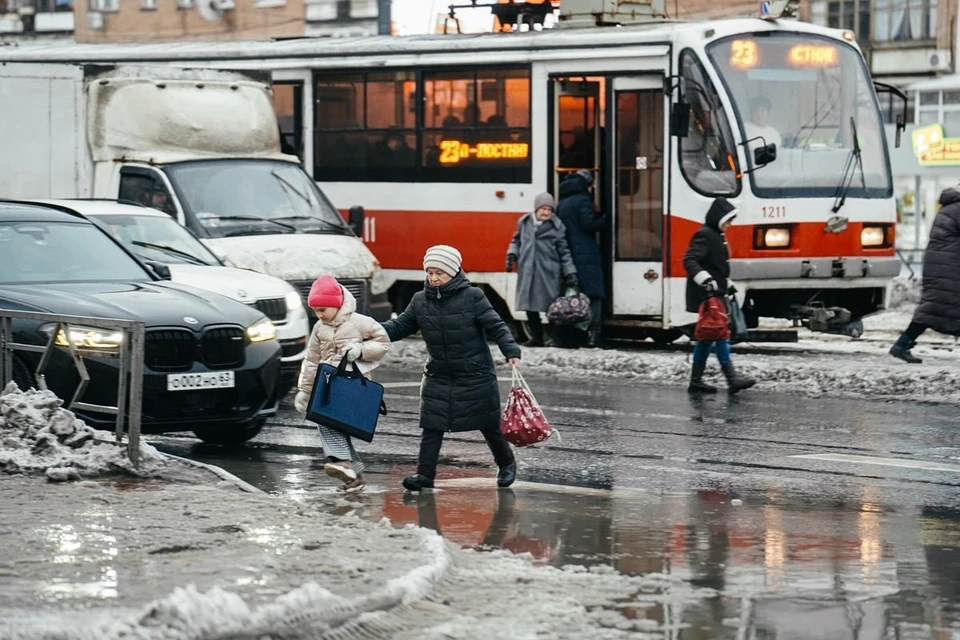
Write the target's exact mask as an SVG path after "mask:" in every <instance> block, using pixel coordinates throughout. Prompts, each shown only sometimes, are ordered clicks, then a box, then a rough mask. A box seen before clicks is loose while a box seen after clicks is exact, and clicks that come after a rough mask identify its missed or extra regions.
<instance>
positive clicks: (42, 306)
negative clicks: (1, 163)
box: [0, 201, 280, 444]
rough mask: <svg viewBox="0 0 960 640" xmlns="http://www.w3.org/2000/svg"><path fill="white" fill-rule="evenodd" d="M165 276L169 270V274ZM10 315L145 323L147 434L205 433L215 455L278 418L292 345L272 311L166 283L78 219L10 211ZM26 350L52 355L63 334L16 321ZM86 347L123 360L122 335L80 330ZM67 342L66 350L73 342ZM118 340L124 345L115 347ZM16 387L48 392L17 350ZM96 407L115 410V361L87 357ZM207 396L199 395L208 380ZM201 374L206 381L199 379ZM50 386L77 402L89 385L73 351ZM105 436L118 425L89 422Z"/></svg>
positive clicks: (76, 330)
mask: <svg viewBox="0 0 960 640" xmlns="http://www.w3.org/2000/svg"><path fill="white" fill-rule="evenodd" d="M157 269H158V271H159V272H160V273H162V267H157ZM0 309H11V310H19V311H35V312H44V313H52V314H63V315H73V316H87V317H99V318H117V319H124V320H142V321H144V322H145V324H146V336H145V347H144V375H143V412H142V418H141V428H142V430H143V432H144V433H161V432H170V431H193V432H194V433H195V434H196V435H197V436H198V437H199V438H200V439H202V440H203V441H205V442H209V443H212V444H239V443H242V442H246V441H247V440H249V439H250V438H252V437H254V436H256V435H257V433H259V432H260V430H261V429H262V428H263V425H264V423H265V422H266V420H267V418H268V417H270V416H272V415H275V414H276V411H277V405H278V403H279V399H278V397H277V391H278V384H277V382H278V379H279V374H280V344H279V343H278V342H277V340H276V331H275V329H274V328H273V325H272V324H271V323H270V321H269V320H268V319H267V317H266V316H264V315H263V314H262V313H261V312H259V311H257V310H256V309H253V308H251V307H248V306H246V305H244V304H241V303H239V302H236V301H234V300H231V299H229V298H226V297H224V296H220V295H218V294H215V293H210V292H206V291H202V290H200V289H195V288H193V287H190V286H187V285H183V284H175V283H173V282H169V281H165V280H164V279H163V277H162V276H161V275H158V273H157V272H155V271H153V268H152V266H148V265H146V264H144V263H142V262H140V261H139V260H137V258H135V257H134V256H133V255H132V254H130V253H129V252H128V251H127V250H126V249H124V248H123V246H122V245H121V244H120V243H118V242H116V241H115V240H113V238H111V237H110V236H109V235H108V234H106V233H104V232H103V231H101V230H100V229H99V228H97V227H96V226H95V225H94V224H93V223H91V222H90V221H88V220H87V219H85V218H84V217H83V216H81V215H80V214H78V213H76V212H75V211H73V210H72V209H69V208H67V207H63V206H54V205H40V204H35V203H22V202H11V201H6V202H4V201H0ZM13 326H14V340H15V341H16V342H20V343H27V344H37V345H45V344H46V343H47V342H48V340H49V339H50V335H51V333H52V331H53V327H51V326H50V325H49V324H45V323H42V322H36V321H27V320H15V321H14V325H13ZM70 331H71V334H72V335H71V337H72V338H73V341H74V344H82V345H83V347H84V349H85V350H87V351H90V350H94V351H95V350H96V348H97V345H102V347H105V348H110V349H113V348H115V347H117V346H118V344H117V343H116V342H115V341H116V340H119V339H121V336H122V334H117V335H110V334H109V333H105V332H103V331H99V330H96V329H93V328H85V327H76V326H71V327H70ZM64 340H65V337H59V336H58V339H57V343H58V344H59V343H63V341H64ZM111 341H113V342H112V343H111ZM14 358H15V359H14V380H15V381H16V382H17V384H18V385H20V386H21V387H22V388H28V387H31V386H36V381H35V380H34V375H33V372H34V371H35V370H36V368H37V365H38V363H39V360H40V354H35V353H26V352H22V351H17V352H16V354H15V356H14ZM84 364H85V365H86V367H87V370H88V372H89V374H90V383H89V386H88V387H87V389H86V391H85V392H84V394H83V398H82V399H83V401H84V402H85V403H93V404H100V405H106V406H109V405H115V404H116V399H117V385H118V376H117V367H118V361H117V360H116V359H115V358H108V357H105V358H85V359H84ZM211 372H215V373H217V374H218V375H215V376H202V377H201V378H202V379H203V380H204V383H203V387H204V388H201V389H196V388H195V385H196V380H197V379H198V376H196V375H195V374H198V373H211ZM191 374H194V375H192V376H191ZM45 376H46V382H47V385H48V387H49V388H50V390H51V391H53V392H54V393H56V394H57V395H58V396H59V397H61V398H64V399H69V398H72V397H73V394H74V392H75V390H76V388H77V384H78V383H79V381H80V376H79V374H78V373H77V371H76V367H75V365H74V363H73V360H72V359H71V356H70V354H69V352H68V350H67V349H66V348H62V349H57V350H56V353H55V354H54V355H53V357H52V358H51V359H50V361H49V363H48V365H47V368H46V372H45ZM77 413H78V415H79V416H80V417H81V418H83V419H84V420H85V421H86V422H87V423H88V424H90V425H91V426H94V427H102V428H112V427H113V425H114V421H115V418H114V417H113V416H110V415H107V414H96V413H91V412H87V411H83V412H80V411H78V412H77Z"/></svg>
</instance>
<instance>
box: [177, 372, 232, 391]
mask: <svg viewBox="0 0 960 640" xmlns="http://www.w3.org/2000/svg"><path fill="white" fill-rule="evenodd" d="M233 386H234V378H233V371H217V372H208V373H176V374H173V373H172V374H170V375H168V376H167V391H196V390H197V389H232V388H233Z"/></svg>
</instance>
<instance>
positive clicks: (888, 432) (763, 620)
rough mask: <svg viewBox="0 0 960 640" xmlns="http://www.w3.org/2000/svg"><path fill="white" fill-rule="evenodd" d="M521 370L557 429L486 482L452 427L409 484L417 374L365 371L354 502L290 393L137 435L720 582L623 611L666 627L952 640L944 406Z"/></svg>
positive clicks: (544, 550) (952, 491) (947, 415)
mask: <svg viewBox="0 0 960 640" xmlns="http://www.w3.org/2000/svg"><path fill="white" fill-rule="evenodd" d="M502 375H506V373H505V372H503V374H502ZM527 379H528V382H529V383H530V385H531V387H532V388H533V391H534V392H535V393H536V395H537V398H538V400H539V401H540V403H541V405H542V406H543V408H544V411H545V413H546V415H547V417H548V419H550V421H551V423H552V424H553V425H554V426H555V427H556V428H557V429H558V431H559V433H560V435H561V437H560V438H559V439H558V438H551V439H550V440H549V441H547V442H546V443H543V444H541V445H537V446H535V447H529V448H526V449H523V450H521V451H520V452H519V459H520V461H521V468H520V473H519V481H518V482H517V484H516V485H514V487H513V488H512V489H510V490H498V489H497V488H496V484H495V480H494V476H495V472H496V469H495V468H494V467H493V463H492V460H491V459H490V455H489V452H488V451H487V449H486V446H485V444H484V443H483V441H482V439H481V438H479V436H477V435H475V434H454V435H452V436H450V437H448V438H447V439H446V441H445V444H444V450H443V454H442V457H441V468H440V470H439V473H438V480H439V481H440V482H439V483H438V484H439V485H440V486H439V488H438V489H437V490H435V491H432V492H424V493H423V494H422V495H414V494H408V493H405V492H404V491H403V489H402V488H401V487H400V480H401V479H402V478H403V476H404V475H407V474H409V473H412V469H413V466H414V465H415V460H416V454H417V447H418V443H419V429H418V427H417V409H418V399H417V394H418V391H419V376H418V374H417V373H416V372H415V371H401V370H395V369H394V370H390V369H381V370H378V372H377V380H378V381H380V382H382V383H384V384H385V386H386V387H387V395H386V402H387V406H388V409H389V415H388V416H386V417H384V418H382V419H381V421H380V424H379V426H378V433H377V436H376V438H375V440H374V442H373V443H370V444H366V443H359V444H358V448H359V450H360V451H361V455H363V456H364V459H365V462H366V463H367V465H368V471H367V480H368V487H367V491H365V492H364V493H363V494H361V495H359V496H351V497H349V498H348V499H344V498H343V496H342V494H338V493H337V492H336V491H335V490H334V484H333V483H332V482H331V481H330V480H329V479H328V478H327V477H326V476H325V475H324V473H323V471H322V464H321V461H322V451H321V449H320V447H319V440H318V438H317V436H316V433H315V431H314V430H313V429H312V428H310V427H309V425H305V424H303V423H302V422H301V421H300V420H299V419H298V417H297V416H296V415H295V414H294V412H293V410H292V406H291V405H290V404H289V399H288V400H287V402H286V403H285V404H284V407H283V410H282V411H281V414H280V415H279V416H278V417H277V418H276V419H275V420H273V421H272V422H271V424H270V425H268V427H267V428H265V429H264V431H263V432H262V433H261V434H260V436H258V437H257V438H256V439H255V440H254V441H252V442H250V443H248V444H247V445H246V446H244V447H240V448H236V449H232V450H231V449H221V448H216V447H210V446H206V445H203V444H198V443H197V442H196V440H194V439H192V438H191V437H189V436H188V435H187V434H184V435H182V436H162V437H152V438H150V440H151V442H152V443H153V444H155V445H157V446H158V447H159V448H161V449H162V450H165V451H168V452H170V453H175V454H177V455H183V456H186V457H190V458H193V459H195V460H199V461H202V462H207V463H210V464H215V465H218V466H220V467H222V468H224V469H226V470H228V471H230V472H231V473H234V474H236V475H237V476H239V477H240V478H242V479H244V480H246V481H247V482H250V483H252V484H253V485H255V486H257V487H259V488H261V489H263V490H264V491H267V492H271V493H275V494H278V495H284V496H288V497H291V498H293V499H296V500H303V501H308V502H312V503H317V504H321V505H326V506H327V508H329V510H330V511H331V512H333V513H347V512H353V513H357V514H358V515H361V516H362V517H365V518H369V519H372V520H380V519H381V518H383V517H387V518H389V519H390V520H391V521H392V522H393V523H394V524H396V525H397V526H402V525H404V524H408V523H413V524H418V525H420V526H424V527H429V528H432V529H435V530H437V531H439V532H440V533H441V534H442V535H444V536H445V537H446V538H448V539H449V540H451V541H453V542H456V543H458V544H461V545H464V546H470V547H477V548H483V549H486V548H490V549H494V548H503V549H508V550H511V551H514V552H518V553H524V552H526V553H530V554H531V556H532V557H533V559H534V561H535V562H537V563H540V564H549V565H554V566H564V565H583V566H593V565H607V566H610V567H612V568H615V569H617V570H618V571H621V572H624V573H630V574H635V575H647V574H656V573H669V574H672V575H674V576H679V577H681V578H683V579H685V580H687V581H688V582H689V583H690V585H691V586H696V587H710V588H714V589H716V590H717V591H718V592H719V593H720V595H719V596H718V597H716V598H710V599H708V600H704V601H703V602H702V603H701V605H700V606H698V607H695V608H690V607H687V608H685V609H684V610H682V611H679V610H678V611H672V610H670V607H665V608H662V609H663V610H660V611H657V612H653V614H651V612H650V611H645V612H636V611H634V612H632V613H631V611H630V610H627V609H621V610H620V613H621V614H622V615H624V616H625V617H630V616H639V615H642V616H643V617H645V618H650V617H651V616H652V617H653V618H654V619H658V620H660V621H661V624H663V625H664V626H666V627H668V628H675V633H672V634H671V635H670V636H668V637H673V638H683V639H694V638H737V639H738V640H739V639H740V638H743V639H748V638H757V639H759V638H831V639H833V638H851V639H852V638H858V639H866V638H877V639H880V638H884V639H885V638H936V639H937V640H941V639H947V640H958V639H960V411H957V409H956V407H953V406H948V405H943V406H937V405H917V404H911V403H897V402H876V401H867V400H846V399H828V398H817V399H813V398H804V397H797V396H785V395H780V394H774V393H765V392H760V391H754V390H751V391H747V392H744V393H743V394H740V395H738V396H734V397H730V396H728V395H727V394H726V393H722V392H721V393H720V394H718V395H716V396H704V397H701V398H691V397H689V396H688V395H687V393H686V392H685V390H684V389H682V388H677V387H658V386H651V385H639V384H636V383H631V382H629V381H604V380H594V379H590V378H541V377H538V376H536V374H535V372H529V373H527ZM509 386H510V385H509V381H508V380H506V379H504V380H503V381H502V383H501V393H502V394H505V393H506V391H507V390H508V388H509ZM624 595H625V596H628V595H631V594H624ZM658 606H659V605H658Z"/></svg>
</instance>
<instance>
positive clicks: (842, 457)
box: [790, 453, 960, 473]
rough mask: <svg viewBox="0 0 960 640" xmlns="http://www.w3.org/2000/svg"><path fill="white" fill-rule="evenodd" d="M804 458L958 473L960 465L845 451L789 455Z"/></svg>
mask: <svg viewBox="0 0 960 640" xmlns="http://www.w3.org/2000/svg"><path fill="white" fill-rule="evenodd" d="M790 457H791V458H804V459H806V460H823V461H825V462H848V463H850V464H873V465H878V466H882V467H899V468H901V469H917V470H920V471H948V472H953V473H960V465H957V464H948V463H945V462H933V461H930V460H905V459H903V458H877V457H874V456H856V455H851V454H847V453H808V454H801V455H794V456H790Z"/></svg>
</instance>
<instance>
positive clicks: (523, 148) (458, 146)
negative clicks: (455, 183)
mask: <svg viewBox="0 0 960 640" xmlns="http://www.w3.org/2000/svg"><path fill="white" fill-rule="evenodd" d="M529 155H530V145H529V144H527V143H526V142H479V143H477V145H476V146H472V147H471V146H470V145H469V144H467V143H466V142H461V141H460V140H441V141H440V164H457V163H458V162H460V161H461V160H469V159H471V158H473V159H476V160H523V159H525V158H526V157H527V156H529Z"/></svg>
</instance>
